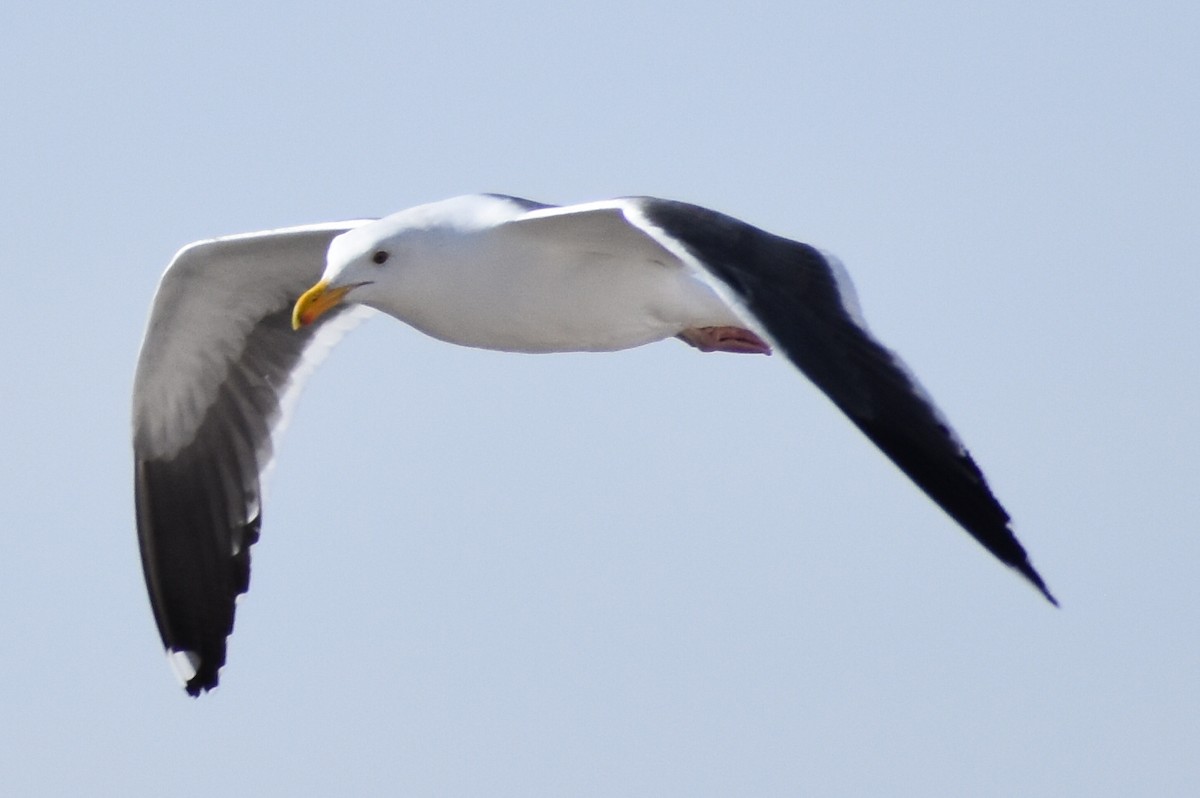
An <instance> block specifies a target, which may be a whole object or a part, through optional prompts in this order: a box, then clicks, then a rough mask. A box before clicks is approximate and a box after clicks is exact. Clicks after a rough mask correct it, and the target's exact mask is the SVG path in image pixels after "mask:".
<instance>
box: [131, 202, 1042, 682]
mask: <svg viewBox="0 0 1200 798" xmlns="http://www.w3.org/2000/svg"><path fill="white" fill-rule="evenodd" d="M370 309H374V310H377V311H382V312H384V313H386V314H388V315H390V316H394V317H395V318H397V319H399V320H401V321H403V322H406V323H407V324H409V325H411V326H412V327H415V328H416V329H418V330H420V331H421V332H424V333H426V334H428V335H430V336H432V337H434V338H438V339H441V340H443V341H447V342H450V343H454V344H460V345H463V346H471V347H479V348H483V349H495V350H502V351H508V352H576V351H592V352H595V351H616V350H620V349H627V348H630V347H635V346H641V345H643V344H649V343H652V342H655V341H660V340H663V339H666V338H678V339H680V340H682V341H683V342H685V343H686V344H688V345H690V346H692V347H695V348H697V349H699V350H701V351H704V352H714V351H715V352H734V353H751V354H770V353H771V352H772V351H775V350H778V351H780V352H782V353H783V355H784V356H786V357H787V359H788V360H790V361H791V362H792V364H794V365H795V366H796V367H797V368H798V369H799V370H800V371H801V372H802V373H803V374H804V375H805V376H807V377H808V378H809V379H810V380H811V381H812V382H813V383H814V384H815V385H816V386H817V387H818V388H819V389H820V390H821V391H823V392H824V393H825V395H826V396H827V397H828V398H829V399H830V400H831V401H832V402H833V403H834V404H835V405H836V406H837V407H838V408H839V409H840V410H841V411H842V412H843V413H845V415H846V416H847V417H848V418H849V419H850V421H852V422H853V423H854V424H855V425H856V426H857V427H858V428H859V429H860V430H861V431H862V432H863V434H865V435H866V436H867V437H868V438H869V439H870V440H871V441H873V442H874V443H875V445H876V446H878V447H879V449H880V450H881V451H882V452H883V453H884V454H885V455H887V456H888V457H889V458H891V460H892V462H894V463H895V464H896V465H897V466H898V467H899V468H900V470H901V471H903V472H904V473H905V474H907V475H908V477H909V478H910V479H911V480H912V481H913V482H914V483H916V485H917V486H918V487H919V488H921V490H923V491H924V492H925V493H926V494H927V495H928V496H929V498H931V499H932V500H933V501H934V502H936V503H937V504H938V505H939V506H940V507H941V508H942V509H943V510H944V511H945V512H946V513H947V514H948V515H949V516H950V517H951V518H953V519H954V520H955V521H956V522H957V523H958V524H959V525H960V526H961V527H962V528H963V529H964V530H966V531H967V533H969V534H970V535H971V536H972V537H974V538H975V539H976V540H977V541H979V543H980V544H981V545H983V547H984V548H986V549H987V550H988V551H990V552H991V553H992V554H994V555H995V556H996V557H997V558H999V559H1000V561H1001V562H1003V563H1005V564H1006V565H1008V566H1010V567H1012V568H1014V569H1015V570H1016V571H1017V572H1018V573H1020V574H1021V575H1022V576H1024V577H1025V578H1026V579H1027V580H1029V582H1030V583H1032V584H1033V585H1034V586H1035V587H1036V588H1037V589H1038V590H1039V591H1041V593H1042V595H1043V596H1045V597H1046V599H1048V600H1049V601H1050V602H1052V603H1054V604H1057V602H1056V601H1055V599H1054V597H1053V596H1052V595H1051V593H1050V591H1049V589H1048V588H1047V587H1046V584H1045V582H1043V580H1042V578H1041V576H1040V575H1039V574H1038V572H1037V571H1036V570H1034V568H1033V566H1032V565H1031V564H1030V562H1029V558H1028V557H1027V555H1026V553H1025V550H1024V549H1023V548H1022V547H1021V544H1020V543H1019V542H1018V541H1017V539H1016V538H1015V537H1014V535H1013V533H1012V531H1011V529H1010V526H1009V516H1008V514H1007V513H1006V512H1005V510H1004V508H1003V507H1002V506H1001V505H1000V503H999V502H998V501H997V500H996V498H995V497H994V496H993V495H992V492H991V490H990V489H989V487H988V485H987V482H986V481H985V479H984V477H983V474H982V472H981V471H980V470H979V468H978V467H977V466H976V465H975V462H974V461H973V460H972V459H971V456H970V455H969V454H968V452H967V450H966V448H965V447H964V446H963V444H962V443H961V442H960V440H959V439H958V437H957V435H956V434H955V433H954V431H953V430H952V429H951V427H950V424H949V423H948V422H947V421H946V419H945V417H944V416H943V415H942V414H941V412H940V411H938V410H937V408H936V407H935V406H934V404H933V402H932V401H931V400H930V398H929V396H928V395H927V394H926V392H925V391H924V389H923V388H922V387H921V386H920V384H919V383H918V382H917V380H916V379H915V378H914V377H913V375H912V374H911V372H910V371H909V370H908V368H907V367H906V366H905V365H904V363H903V362H902V361H901V360H900V359H899V358H898V357H897V356H896V355H895V354H894V353H893V352H891V351H890V350H888V349H887V348H885V347H884V346H883V345H882V344H880V343H879V342H878V341H877V340H876V339H875V338H874V336H872V334H871V333H870V332H869V330H868V329H867V325H866V323H865V321H864V319H863V316H862V313H861V311H860V309H859V304H858V300H857V298H856V295H855V293H854V288H853V286H852V285H851V283H850V280H849V277H848V275H847V274H846V271H845V269H844V268H843V267H842V264H841V263H840V262H839V261H838V260H837V258H835V257H834V256H832V255H830V254H829V253H826V252H823V251H821V250H819V249H816V248H814V247H811V246H809V245H807V244H802V243H799V242H797V241H792V240H789V239H787V238H782V237H780V236H777V235H773V234H771V233H768V232H765V231H763V230H760V229H758V228H756V227H753V226H751V225H749V224H746V223H745V222H742V221H739V220H737V219H734V218H732V217H730V216H726V215H724V214H721V213H718V212H716V211H712V210H708V209H706V208H701V207H698V206H695V205H689V204H686V203H682V202H675V201H671V200H662V199H654V198H649V197H630V198H621V199H613V200H605V201H600V202H591V203H585V204H579V205H567V206H553V205H543V204H540V203H536V202H530V201H528V200H523V199H517V198H515V197H508V196H502V195H495V194H481V195H470V196H463V197H457V198H454V199H449V200H444V201H441V202H435V203H431V204H427V205H420V206H418V207H415V208H410V209H408V210H405V211H401V212H399V213H396V214H393V215H391V216H388V217H385V218H383V219H378V220H366V219H363V220H353V221H346V222H338V223H328V224H318V225H309V226H303V227H292V228H287V229H281V230H268V231H265V232H259V233H249V234H245V235H236V236H229V237H225V238H216V239H212V240H206V241H199V242H196V243H193V244H190V245H188V246H186V247H184V248H183V249H182V250H180V251H179V253H178V254H176V256H175V258H174V259H173V260H172V261H171V263H170V265H169V266H168V267H167V270H166V272H165V273H164V275H163V277H162V280H161V283H160V285H159V287H158V292H157V294H156V296H155V299H154V304H153V307H152V309H151V312H150V319H149V322H148V325H147V329H146V335H145V339H144V341H143V343H142V349H141V354H140V356H139V359H138V365H137V373H136V377H135V380H134V391H133V449H134V484H135V505H136V513H137V528H138V540H139V545H140V551H141V557H142V567H143V571H144V574H145V578H146V587H147V589H148V591H149V594H150V603H151V606H152V608H153V611H154V618H155V621H156V623H157V625H158V630H159V633H160V634H161V636H162V641H163V644H164V646H165V647H166V649H167V653H168V657H169V658H170V660H171V662H172V665H173V666H174V667H175V670H176V672H177V673H178V674H179V675H180V677H181V678H182V680H183V681H184V683H185V687H186V689H187V692H188V693H190V694H191V695H199V694H200V693H201V692H202V691H205V690H209V689H211V688H213V687H215V686H216V684H217V680H218V675H219V671H220V669H221V667H222V666H223V665H224V663H225V657H226V644H227V638H228V636H229V635H230V633H231V632H232V630H233V622H234V610H235V600H236V599H237V597H238V596H239V595H240V594H242V593H244V592H246V590H247V588H248V586H249V580H250V548H251V546H252V545H253V544H254V543H255V542H256V541H257V540H258V537H259V530H260V528H261V524H262V508H261V504H260V495H261V492H260V479H261V475H262V472H263V470H264V468H265V467H266V466H267V464H268V462H269V461H270V459H271V457H272V451H273V445H274V438H275V436H276V435H277V433H278V431H279V428H280V424H281V421H282V420H283V418H284V417H285V416H286V411H287V409H288V407H289V406H290V403H291V402H292V401H293V400H294V398H295V394H296V392H297V391H298V389H299V387H300V385H301V383H302V382H303V380H304V379H305V378H306V377H307V375H308V374H309V373H310V372H311V370H312V368H313V367H314V366H315V364H316V362H317V361H318V360H319V358H320V356H321V355H323V353H324V352H326V351H327V350H328V348H329V347H330V346H331V345H332V343H334V342H335V341H336V339H337V338H338V337H339V336H340V335H341V334H342V333H344V332H345V331H346V330H347V329H348V328H349V327H351V326H353V324H354V323H355V322H357V321H358V320H360V319H361V318H362V317H363V316H364V315H367V314H369V312H370Z"/></svg>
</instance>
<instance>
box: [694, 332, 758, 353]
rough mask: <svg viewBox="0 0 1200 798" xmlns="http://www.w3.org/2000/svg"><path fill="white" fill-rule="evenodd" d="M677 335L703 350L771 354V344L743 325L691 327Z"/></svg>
mask: <svg viewBox="0 0 1200 798" xmlns="http://www.w3.org/2000/svg"><path fill="white" fill-rule="evenodd" d="M675 337H676V338H678V339H679V340H681V341H683V342H684V343H686V344H687V345H689V346H694V347H696V348H697V349H699V350H700V351H701V352H739V353H747V354H753V355H769V354H771V346H770V344H768V343H767V342H766V341H764V340H763V339H761V338H759V337H758V336H757V335H755V334H754V333H752V332H750V331H749V330H743V329H742V328H741V327H690V328H688V329H686V330H684V331H683V332H681V333H679V335H676V336H675Z"/></svg>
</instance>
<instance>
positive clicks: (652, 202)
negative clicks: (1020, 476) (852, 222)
mask: <svg viewBox="0 0 1200 798" xmlns="http://www.w3.org/2000/svg"><path fill="white" fill-rule="evenodd" d="M625 209H626V216H627V217H628V218H629V220H630V221H631V222H632V223H633V224H635V225H637V226H638V227H639V228H641V229H642V230H643V231H644V232H646V233H647V234H649V235H650V236H651V237H652V238H654V239H655V240H656V241H657V242H658V243H659V244H661V245H662V246H663V247H664V248H665V249H667V250H668V251H670V252H672V253H673V254H674V255H676V256H677V257H679V258H680V259H681V260H682V261H684V262H685V263H688V264H689V265H691V266H692V267H693V268H695V269H697V270H700V271H702V272H707V273H709V274H711V275H712V276H713V277H715V278H716V279H717V280H718V281H720V284H721V285H720V286H718V287H719V288H721V289H723V292H724V293H725V294H726V295H729V294H732V299H733V300H734V303H735V304H737V305H740V306H741V307H742V308H744V309H745V310H746V311H748V312H749V313H750V314H751V315H752V316H753V317H754V318H755V319H756V320H757V322H758V323H759V324H760V325H761V327H762V329H763V330H765V331H766V333H767V335H768V336H769V337H770V338H771V339H772V340H773V341H774V342H775V344H776V345H777V346H779V347H780V348H781V349H782V350H783V351H784V352H785V353H786V354H787V356H788V358H789V359H790V360H791V361H792V362H793V363H794V364H795V365H796V366H797V367H798V368H799V369H800V370H801V371H802V372H804V374H805V375H806V376H807V377H808V378H809V379H811V380H812V381H813V382H814V383H815V384H816V385H817V387H818V388H820V389H821V390H822V391H823V392H824V393H825V395H826V396H828V397H829V398H830V399H831V400H832V401H833V403H834V404H835V405H837V406H838V407H839V408H840V409H841V410H842V412H844V413H845V414H846V415H847V416H848V417H849V418H850V420H851V421H853V422H854V424H855V425H856V426H857V427H858V428H859V429H860V430H862V432H863V433H864V434H865V435H866V436H867V437H868V438H870V439H871V440H872V441H873V442H874V443H875V445H876V446H878V447H879V448H880V449H881V450H882V451H883V453H884V454H886V455H887V456H888V457H889V458H891V460H892V462H894V463H895V464H896V465H897V466H899V467H900V470H901V471H903V472H904V473H905V474H907V475H908V476H909V478H910V479H912V481H913V482H915V483H916V484H917V486H918V487H920V488H921V490H923V491H925V493H926V494H927V495H928V496H929V497H930V498H931V499H933V500H934V501H935V502H936V503H937V504H938V505H939V506H940V507H941V508H942V509H943V510H945V511H946V512H947V513H948V514H949V515H950V517H951V518H953V519H954V520H955V521H957V522H958V523H959V524H960V525H961V526H962V527H963V529H965V530H966V531H967V532H969V533H970V534H971V536H972V537H974V538H975V539H976V540H977V541H979V542H980V543H981V544H982V545H983V546H984V548H986V549H987V550H988V551H990V552H991V553H992V554H994V555H995V556H996V557H998V558H999V559H1000V560H1001V561H1002V562H1004V563H1005V564H1007V565H1009V566H1011V567H1012V568H1015V569H1016V570H1017V571H1018V572H1020V573H1021V574H1022V575H1023V576H1024V577H1025V578H1026V579H1028V580H1029V581H1030V582H1032V583H1033V584H1034V586H1036V587H1037V589H1038V590H1040V591H1041V592H1042V594H1043V595H1044V596H1045V597H1046V598H1047V599H1049V600H1050V601H1051V602H1052V603H1054V604H1056V605H1057V603H1058V602H1057V601H1056V600H1055V599H1054V597H1053V596H1052V595H1051V594H1050V591H1049V590H1048V589H1047V587H1046V584H1045V582H1043V581H1042V577H1041V576H1040V575H1039V574H1038V572H1037V571H1036V570H1034V568H1033V566H1032V565H1031V564H1030V562H1029V558H1028V556H1027V555H1026V553H1025V549H1024V548H1022V547H1021V544H1020V543H1019V542H1018V541H1017V539H1016V537H1015V536H1014V535H1013V533H1012V530H1011V529H1010V527H1009V517H1008V513H1007V512H1005V510H1004V508H1003V507H1002V506H1001V505H1000V503H999V502H998V501H997V500H996V497H995V496H993V495H992V492H991V490H990V489H989V488H988V484H987V482H986V480H985V479H984V477H983V474H982V472H981V471H980V470H979V468H978V466H976V465H975V461H974V460H972V459H971V455H970V454H969V453H968V452H967V450H966V448H965V447H964V446H963V444H962V443H961V442H960V441H959V439H958V437H957V436H956V435H955V433H954V431H953V430H952V429H951V428H950V425H949V423H948V422H947V421H946V420H945V418H944V417H943V416H942V414H941V413H940V412H938V410H937V409H936V408H935V407H934V405H933V403H932V401H931V400H930V399H929V397H928V395H927V394H926V393H925V391H924V390H923V389H922V388H921V386H920V384H919V383H918V382H917V381H916V379H915V378H914V377H913V376H912V374H911V373H910V372H909V370H908V368H907V367H906V366H905V365H904V363H903V362H902V361H901V360H900V358H899V357H897V356H896V355H895V354H894V353H893V352H891V351H890V350H888V349H887V348H885V347H884V346H883V345H882V344H880V343H879V342H878V341H876V340H875V339H874V337H872V335H871V333H870V332H869V331H868V330H867V328H866V325H865V323H864V322H863V320H862V317H861V314H860V313H859V310H858V302H857V299H856V298H855V296H854V292H853V288H852V287H851V286H850V283H849V279H848V277H846V275H845V273H844V271H843V270H842V268H841V264H840V263H839V262H837V260H836V259H834V258H832V257H831V256H826V255H825V254H823V253H821V252H820V251H819V250H817V249H814V248H813V247H810V246H808V245H806V244H801V243H799V242H796V241H791V240H789V239H786V238H781V237H779V236H776V235H772V234H770V233H767V232H764V231H762V230H759V229H758V228H756V227H753V226H751V225H748V224H746V223H744V222H741V221H739V220H737V219H734V218H732V217H729V216H726V215H724V214H720V213H717V212H715V211H711V210H708V209H706V208H700V207H697V206H694V205H688V204H685V203H681V202H672V201H668V200H658V199H651V198H638V199H633V200H629V201H627V204H626V206H625Z"/></svg>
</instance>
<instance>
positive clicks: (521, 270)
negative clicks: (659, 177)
mask: <svg viewBox="0 0 1200 798" xmlns="http://www.w3.org/2000/svg"><path fill="white" fill-rule="evenodd" d="M635 241H637V245H636V246H632V247H631V246H630V245H629V241H628V240H625V241H616V242H613V244H612V246H607V245H606V246H601V247H597V246H589V245H587V244H583V245H582V246H581V245H580V243H579V242H578V241H574V240H572V239H570V238H569V237H568V238H563V239H561V240H560V239H555V238H553V237H550V238H547V237H544V236H529V235H524V234H523V233H522V231H521V230H520V228H519V227H517V228H512V229H510V228H506V227H505V226H503V225H502V226H499V227H493V228H488V229H484V230H479V231H476V232H473V233H469V234H466V235H464V234H463V233H462V232H461V231H457V232H456V233H455V234H454V235H442V234H439V232H438V231H436V230H432V231H422V232H421V233H419V234H416V235H411V234H410V235H409V236H407V237H406V241H405V246H404V249H403V252H402V260H403V263H402V264H401V265H399V266H398V267H397V268H398V270H399V271H398V275H397V278H396V280H395V282H394V286H393V289H392V290H390V291H389V292H388V294H387V296H382V295H379V296H371V297H370V298H365V299H364V301H366V302H368V303H369V304H372V305H374V306H375V307H378V308H379V309H380V310H383V311H384V312H387V313H391V314H392V315H394V316H396V317H397V318H400V319H401V320H403V321H405V322H408V323H409V324H411V325H412V326H413V327H416V328H417V329H419V330H421V331H422V332H424V333H426V334H428V335H431V336H433V337H435V338H439V339H442V340H444V341H449V342H451V343H456V344H462V345H465V346H472V347H478V348H483V349H501V350H506V351H515V352H563V351H612V350H617V349H627V348H629V347H634V346H640V345H642V344H646V343H650V342H652V341H657V340H661V339H663V338H667V337H670V336H673V335H675V334H677V333H679V332H680V331H681V330H683V329H686V328H688V327H701V326H711V325H727V324H734V325H740V324H743V322H741V321H740V320H739V319H737V317H736V316H735V315H734V314H733V313H732V311H730V310H729V309H728V307H727V306H726V305H725V304H724V303H723V302H722V301H721V300H720V299H719V298H718V297H717V295H716V294H715V293H714V292H713V291H712V290H711V289H710V288H709V287H708V286H707V285H705V284H703V283H702V282H700V281H699V280H697V279H695V278H693V277H692V276H691V274H690V273H689V271H688V270H687V268H686V267H685V266H684V265H683V264H682V263H680V262H679V261H678V259H676V258H675V257H674V256H672V255H670V254H669V253H667V252H666V251H665V250H663V249H661V248H660V247H658V246H657V245H656V244H654V243H653V242H652V241H650V240H649V239H646V238H644V237H641V236H640V234H639V239H635Z"/></svg>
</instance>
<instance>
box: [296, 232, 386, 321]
mask: <svg viewBox="0 0 1200 798" xmlns="http://www.w3.org/2000/svg"><path fill="white" fill-rule="evenodd" d="M389 221H390V219H381V220H379V221H377V222H370V223H368V224H365V225H363V226H361V227H356V228H355V229H353V230H349V231H347V232H345V233H342V234H341V235H340V236H338V237H337V238H335V239H333V241H332V242H330V245H329V252H328V254H327V255H326V258H325V272H324V274H323V275H322V276H321V280H320V281H319V282H318V283H317V284H316V285H314V286H313V287H312V288H310V289H308V290H307V291H305V292H304V293H303V294H302V295H301V296H300V298H299V299H298V300H296V304H295V306H294V307H293V308H292V328H293V329H296V330H298V329H300V328H301V327H307V326H309V325H310V324H312V323H313V322H315V321H316V320H317V319H319V318H320V317H321V316H323V315H324V314H325V313H328V312H329V311H330V310H332V309H333V308H335V307H337V306H339V305H342V304H344V303H346V302H358V303H365V304H370V294H372V293H375V292H377V291H378V289H377V288H376V289H374V290H373V287H375V286H378V285H379V284H380V283H387V282H389V281H390V279H391V278H392V277H393V275H394V269H395V265H396V263H397V262H398V260H399V258H397V257H395V253H396V249H397V245H398V243H399V240H400V235H401V231H399V230H397V229H396V226H395V225H394V224H386V223H387V222H389Z"/></svg>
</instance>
